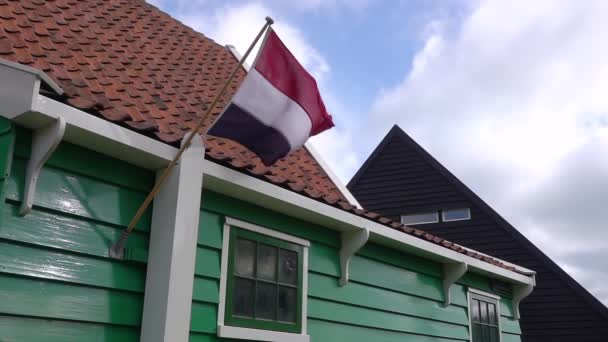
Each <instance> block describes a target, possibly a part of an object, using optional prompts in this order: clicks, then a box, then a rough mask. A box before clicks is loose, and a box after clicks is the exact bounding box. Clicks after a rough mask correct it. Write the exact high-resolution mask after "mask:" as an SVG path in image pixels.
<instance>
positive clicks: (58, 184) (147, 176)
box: [0, 130, 154, 342]
mask: <svg viewBox="0 0 608 342" xmlns="http://www.w3.org/2000/svg"><path fill="white" fill-rule="evenodd" d="M30 141H31V137H30V133H29V132H27V131H25V130H19V131H18V134H17V142H16V144H15V153H14V154H15V156H14V160H13V163H12V170H11V176H10V178H9V180H8V182H7V184H6V189H5V191H6V198H5V205H4V207H3V208H2V212H0V216H1V217H2V220H1V223H0V340H1V341H28V342H30V341H31V342H35V341H45V342H46V341H51V342H53V341H57V342H59V341H61V342H71V341H86V342H101V341H138V340H139V330H140V322H141V315H142V305H143V291H144V287H145V277H146V267H145V262H146V259H147V249H148V231H149V225H150V212H148V213H146V214H145V216H144V218H143V220H142V221H141V223H140V225H139V226H138V227H137V229H136V231H135V232H134V233H133V234H132V236H131V237H130V239H129V242H128V245H127V247H128V248H129V249H130V250H131V251H133V252H134V255H135V258H136V259H137V260H131V261H115V260H111V259H109V258H108V257H107V253H108V248H109V246H110V244H111V242H112V241H114V240H115V239H116V238H117V237H118V236H119V234H120V231H121V230H122V229H123V228H124V227H126V225H127V223H128V221H129V219H130V218H131V216H132V215H133V213H134V212H135V210H136V208H137V206H138V205H139V204H140V203H141V201H142V200H143V199H144V197H145V196H146V194H147V192H148V191H149V189H150V188H151V186H152V184H153V180H154V174H153V173H151V172H148V171H143V170H141V169H138V168H136V167H134V166H132V165H129V164H127V163H124V162H120V161H117V160H113V159H110V158H108V157H105V156H103V155H100V154H97V153H94V152H91V151H86V150H83V149H81V148H79V147H76V146H74V145H70V144H67V143H62V144H61V145H60V147H59V148H58V150H57V151H56V152H55V154H54V155H53V157H52V158H51V159H50V160H49V161H48V163H47V164H46V165H45V167H44V169H43V170H42V172H41V174H40V178H39V182H38V187H37V190H36V197H35V200H34V208H33V210H32V211H31V213H30V214H28V215H27V216H25V217H20V216H19V215H18V209H19V204H20V200H21V194H22V192H23V186H24V173H25V165H26V161H27V159H28V158H29V153H30Z"/></svg>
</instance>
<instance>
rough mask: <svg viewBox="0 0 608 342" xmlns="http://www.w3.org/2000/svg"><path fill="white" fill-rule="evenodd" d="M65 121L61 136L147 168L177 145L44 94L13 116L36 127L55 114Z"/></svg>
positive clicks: (161, 163)
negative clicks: (63, 132)
mask: <svg viewBox="0 0 608 342" xmlns="http://www.w3.org/2000/svg"><path fill="white" fill-rule="evenodd" d="M60 116H61V117H63V118H64V119H65V121H66V129H65V136H64V140H65V141H68V142H71V143H73V144H75V145H79V146H82V147H85V148H87V149H90V150H93V151H96V152H99V153H102V154H105V155H109V156H111V157H114V158H116V159H120V160H123V161H126V162H128V163H131V164H135V165H137V166H140V167H143V168H145V169H149V170H158V169H161V168H163V167H165V166H167V165H168V164H169V162H170V161H171V160H172V159H173V157H174V156H175V154H176V153H177V148H175V147H172V146H169V145H167V144H164V143H162V142H160V141H157V140H154V139H152V138H149V137H146V136H145V135H142V134H139V133H137V132H134V131H131V130H129V129H127V128H124V127H121V126H118V125H116V124H114V123H112V122H109V121H106V120H103V119H100V118H97V117H95V116H93V115H91V114H88V113H85V112H83V111H81V110H78V109H76V108H74V107H71V106H68V105H66V104H63V103H61V102H58V101H55V100H52V99H49V98H48V97H45V96H43V95H38V96H36V97H35V98H34V101H33V103H32V106H31V109H30V110H29V111H27V112H25V113H22V114H20V115H17V116H15V117H14V118H13V120H14V121H15V122H16V123H17V124H19V125H22V126H24V127H27V128H30V129H38V128H40V127H43V126H46V125H48V124H49V123H51V122H53V121H55V120H56V119H57V118H58V117H60Z"/></svg>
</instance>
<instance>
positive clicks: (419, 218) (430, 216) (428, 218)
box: [401, 212, 439, 225]
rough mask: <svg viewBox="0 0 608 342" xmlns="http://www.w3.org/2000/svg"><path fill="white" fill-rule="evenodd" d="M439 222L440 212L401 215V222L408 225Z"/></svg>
mask: <svg viewBox="0 0 608 342" xmlns="http://www.w3.org/2000/svg"><path fill="white" fill-rule="evenodd" d="M436 222H439V213H437V212H430V213H416V214H409V215H402V216H401V223H403V224H406V225H414V224H424V223H436Z"/></svg>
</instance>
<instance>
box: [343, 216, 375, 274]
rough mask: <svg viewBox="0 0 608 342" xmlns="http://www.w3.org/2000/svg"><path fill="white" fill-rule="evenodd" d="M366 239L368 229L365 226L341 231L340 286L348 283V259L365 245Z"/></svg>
mask: <svg viewBox="0 0 608 342" xmlns="http://www.w3.org/2000/svg"><path fill="white" fill-rule="evenodd" d="M368 239H369V230H368V229H367V228H362V229H361V230H355V231H347V232H342V247H341V248H340V268H341V270H340V271H341V274H340V286H344V285H346V284H348V266H349V264H350V259H351V258H352V257H353V255H355V253H357V251H358V250H359V249H361V247H363V246H364V245H365V243H366V242H367V240H368Z"/></svg>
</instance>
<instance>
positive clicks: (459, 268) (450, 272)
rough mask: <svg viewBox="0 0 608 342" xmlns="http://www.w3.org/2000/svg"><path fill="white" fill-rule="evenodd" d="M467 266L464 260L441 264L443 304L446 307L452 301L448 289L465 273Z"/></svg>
mask: <svg viewBox="0 0 608 342" xmlns="http://www.w3.org/2000/svg"><path fill="white" fill-rule="evenodd" d="M467 268H468V266H467V264H466V263H465V262H459V263H445V264H443V298H444V300H443V306H445V307H447V306H449V305H450V303H451V302H452V295H451V293H450V289H451V288H452V285H454V284H455V283H456V282H457V281H458V279H460V278H462V277H463V276H464V274H465V273H467Z"/></svg>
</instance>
